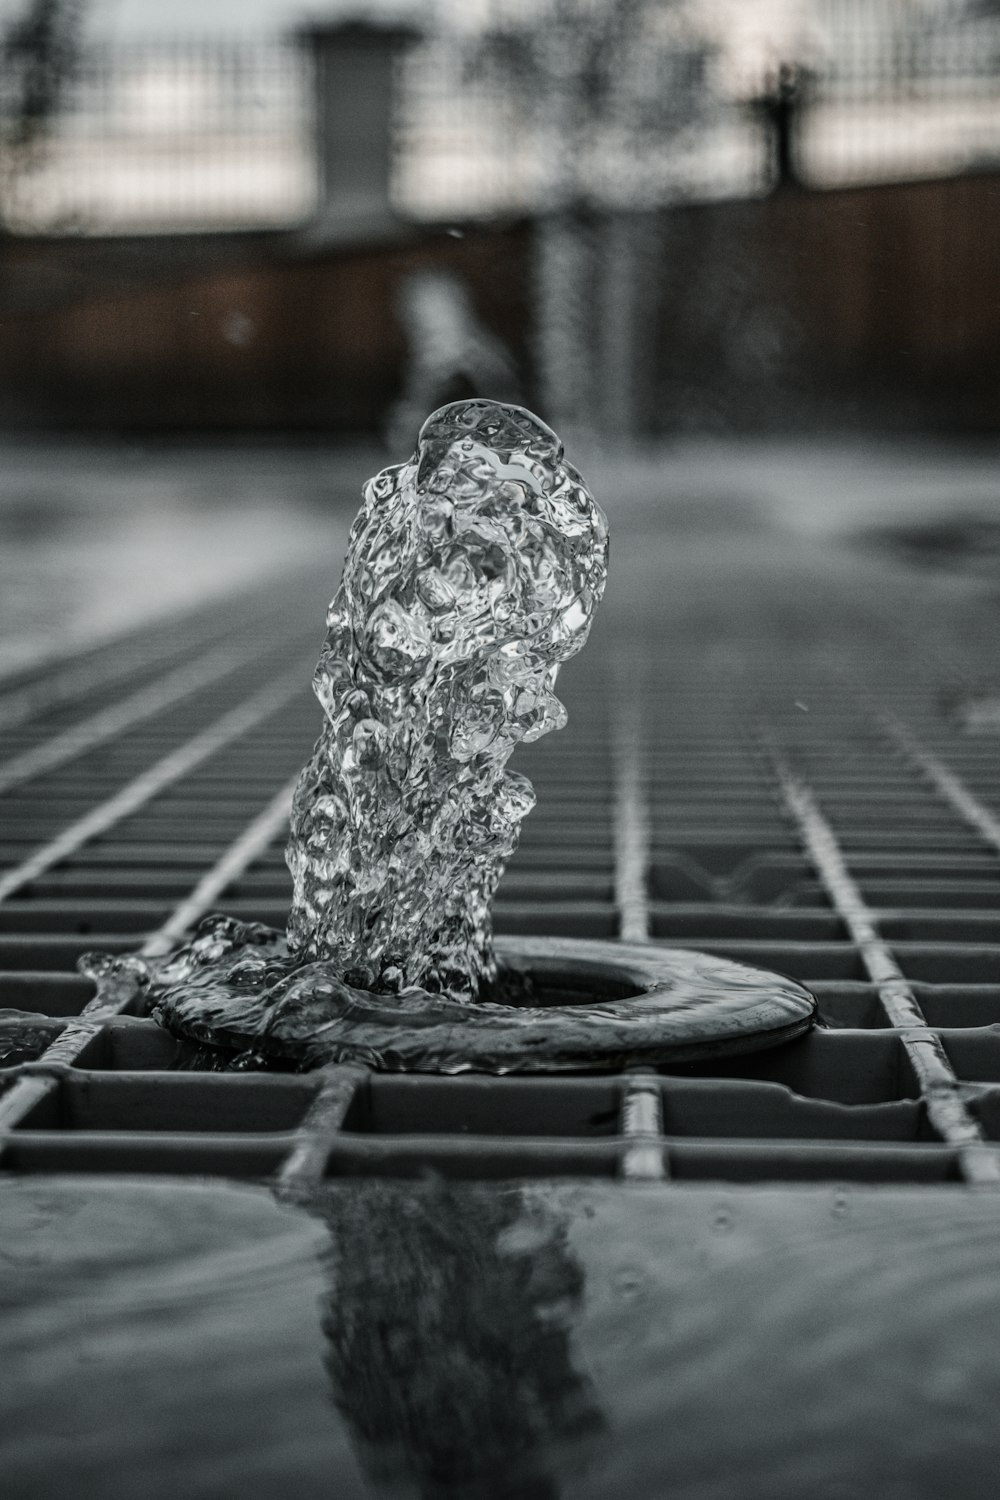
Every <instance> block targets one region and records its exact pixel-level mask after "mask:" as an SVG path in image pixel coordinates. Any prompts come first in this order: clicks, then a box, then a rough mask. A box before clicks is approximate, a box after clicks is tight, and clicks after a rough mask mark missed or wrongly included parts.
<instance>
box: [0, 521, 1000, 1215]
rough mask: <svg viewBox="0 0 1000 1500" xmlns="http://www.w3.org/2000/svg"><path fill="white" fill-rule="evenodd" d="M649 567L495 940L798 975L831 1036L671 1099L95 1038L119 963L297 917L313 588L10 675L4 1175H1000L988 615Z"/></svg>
mask: <svg viewBox="0 0 1000 1500" xmlns="http://www.w3.org/2000/svg"><path fill="white" fill-rule="evenodd" d="M642 544H643V539H642V537H641V536H640V537H637V538H636V541H635V543H634V546H633V553H632V555H631V557H628V556H627V557H626V559H625V563H624V566H623V567H622V569H621V571H620V574H619V583H618V588H619V591H620V597H621V598H622V599H623V602H622V603H620V604H618V605H614V604H612V606H611V607H610V612H609V615H608V617H607V619H606V620H605V621H602V622H601V625H600V626H599V628H598V630H597V631H595V638H594V640H593V642H592V644H591V646H590V647H588V651H587V652H586V653H584V655H583V657H581V658H580V660H579V661H578V662H577V663H575V664H573V666H571V667H570V668H569V669H567V672H566V674H565V677H564V679H563V682H564V686H565V697H566V699H567V702H568V705H569V708H570V715H571V730H570V731H569V732H567V734H566V735H564V736H553V737H551V738H550V739H549V740H547V741H544V742H542V743H540V744H539V745H537V746H532V747H530V748H526V749H525V750H524V751H523V753H522V754H521V756H520V762H521V768H522V769H524V770H525V771H526V772H527V773H528V774H529V775H530V776H531V777H532V779H533V780H534V782H535V785H536V789H537V791H538V807H537V809H536V811H535V812H534V813H533V814H532V816H531V817H530V818H529V819H528V821H527V822H526V823H525V825H524V833H523V838H522V844H521V848H520V850H519V852H518V854H517V856H516V858H515V859H514V861H513V862H512V864H511V867H510V870H509V872H508V875H507V877H506V878H505V881H504V883H503V886H502V888H501V893H500V899H499V901H498V903H497V907H496V926H497V929H498V932H499V933H500V934H503V935H509V934H529V935H530V934H549V935H553V934H554V935H563V936H569V937H586V938H609V939H613V938H616V937H621V938H624V939H627V940H629V941H641V940H644V939H649V940H652V941H657V942H668V943H670V944H673V945H678V946H684V947H697V948H700V949H704V950H706V951H708V952H712V953H716V954H720V955H723V956H728V957H733V958H737V959H740V960H743V961H745V962H748V963H752V964H759V965H761V966H764V967H767V968H772V969H776V970H779V971H781V972H784V973H787V974H790V975H792V976H793V977H794V978H796V979H798V980H800V981H802V982H803V983H805V984H806V985H808V986H809V987H811V988H812V989H813V990H814V992H815V993H816V994H817V996H818V998H819V1001H820V1005H821V1011H822V1015H823V1019H824V1022H825V1025H824V1027H823V1028H822V1029H820V1030H818V1031H816V1032H814V1033H813V1034H812V1035H810V1036H807V1037H805V1038H802V1039H801V1040H799V1041H796V1042H792V1043H790V1044H788V1045H786V1046H784V1047H780V1048H777V1049H775V1050H773V1051H770V1052H761V1053H757V1054H752V1055H750V1056H745V1057H738V1058H732V1059H729V1060H726V1061H724V1062H723V1061H719V1060H715V1061H713V1062H711V1063H704V1064H701V1065H698V1066H691V1065H688V1066H685V1067H682V1068H681V1067H679V1068H677V1069H675V1070H670V1071H667V1070H661V1071H659V1072H652V1071H649V1070H645V1071H636V1072H633V1073H629V1074H622V1075H607V1076H587V1077H584V1076H579V1077H569V1078H567V1077H560V1078H555V1077H553V1078H545V1077H541V1078H538V1077H534V1078H530V1079H528V1078H522V1079H519V1078H504V1079H494V1078H484V1077H464V1078H430V1077H422V1076H411V1077H399V1076H386V1075H375V1074H368V1073H366V1072H365V1071H364V1070H361V1069H356V1068H344V1067H333V1068H328V1069H324V1070H321V1071H318V1072H316V1073H312V1074H309V1075H300V1076H299V1075H291V1074H280V1075H260V1074H255V1073H233V1074H217V1073H213V1072H208V1071H205V1070H204V1067H203V1066H202V1067H201V1068H199V1054H198V1053H197V1051H196V1049H194V1048H192V1047H190V1046H187V1045H186V1044H182V1043H179V1042H177V1041H175V1040H174V1039H173V1038H172V1037H170V1036H169V1035H167V1034H166V1033H165V1032H163V1031H161V1030H159V1029H158V1028H157V1027H156V1026H155V1025H154V1024H153V1023H152V1022H150V1021H149V1020H147V1019H144V1018H142V1017H139V1016H132V1015H127V1014H122V1015H117V1016H108V1015H107V1013H106V1012H105V1013H103V1014H101V1015H93V1014H91V1013H89V1012H88V1009H87V1002H88V993H89V987H88V984H87V983H86V982H85V981H84V980H83V979H82V978H80V977H79V976H77V975H76V974H75V973H74V968H73V966H74V963H75V960H76V958H77V957H78V955H79V954H80V953H81V952H83V951H85V950H86V949H90V948H105V949H108V950H111V951H124V950H130V949H141V950H144V951H146V952H156V951H162V950H163V949H164V948H165V947H167V946H169V945H170V944H171V943H172V942H174V941H175V940H176V939H177V937H178V936H179V935H180V934H181V933H182V932H183V931H184V930H185V929H186V928H188V927H189V926H190V925H191V924H192V923H193V922H194V921H195V920H196V919H197V917H198V916H199V915H200V914H202V913H203V912H205V911H206V910H209V909H212V908H216V907H222V908H224V909H226V910H228V911H230V912H233V913H234V914H236V915H239V916H241V917H244V918H254V919H260V920H263V921H267V922H271V923H274V924H277V925H280V924H281V923H282V922H283V919H284V915H285V911H286V909H287V901H288V895H289V889H288V882H287V877H286V872H285V869H284V865H283V860H282V845H283V842H284V836H285V821H286V816H287V805H288V797H289V793H290V786H291V780H290V778H292V777H293V776H294V773H295V771H296V769H297V768H298V766H300V765H301V763H302V761H303V760H304V758H305V755H306V753H307V750H308V746H309V744H310V743H311V740H312V737H313V735H314V733H315V730H316V727H317V713H318V710H317V708H316V706H315V704H314V702H313V700H312V698H311V695H310V693H309V692H308V690H307V687H306V684H307V682H308V678H309V673H310V669H311V663H312V658H313V655H314V651H315V639H314V637H315V621H316V620H317V619H318V618H320V617H321V614H322V607H323V603H324V593H325V581H323V580H316V579H312V578H307V579H301V580H295V581H294V583H293V585H290V586H289V587H287V588H286V589H284V590H279V592H278V593H277V594H275V593H274V591H273V590H272V591H271V592H270V593H269V594H268V595H267V597H266V598H265V597H264V596H263V595H261V596H260V597H250V596H248V597H246V598H244V599H243V600H242V602H241V603H239V604H229V605H226V606H219V607H216V608H214V609H211V610H208V611H203V612H202V613H201V614H200V615H199V616H197V617H191V618H189V619H187V620H182V621H178V622H176V623H175V624H174V625H173V626H171V627H170V628H169V629H167V630H159V631H153V630H150V631H149V632H148V633H146V634H145V635H139V636H137V637H135V638H133V639H131V640H130V641H129V643H128V645H127V646H126V645H124V644H116V643H110V644H107V645H105V646H102V647H99V648H94V649H93V650H90V651H89V652H82V653H80V655H79V657H78V658H77V659H75V660H74V661H73V662H72V664H71V665H70V666H68V667H67V666H50V667H48V668H44V667H43V668H39V669H37V670H36V671H35V672H34V673H33V674H31V675H28V674H23V675H22V677H20V678H17V677H13V676H12V677H10V678H8V680H7V681H5V682H4V683H3V684H0V726H2V729H3V735H4V740H3V744H4V751H5V759H4V762H3V765H2V766H0V788H2V791H3V799H2V807H3V824H2V833H0V1006H3V1007H6V1009H4V1010H3V1011H2V1012H0V1051H2V1052H3V1054H4V1060H5V1063H6V1068H5V1078H6V1089H5V1091H4V1093H3V1095H2V1097H0V1149H2V1152H3V1161H2V1165H3V1167H4V1168H5V1169H6V1170H8V1171H10V1172H15V1173H38V1172H53V1171H101V1172H115V1173H120V1172H128V1173H135V1172H154V1173H157V1172H170V1173H212V1174H223V1175H226V1176H231V1177H242V1178H257V1179H260V1178H268V1179H277V1180H279V1181H284V1182H285V1183H286V1184H287V1183H300V1182H302V1181H303V1180H310V1179H318V1178H320V1177H322V1176H323V1175H330V1176H342V1175H358V1174H362V1175H363V1174H377V1175H402V1176H408V1175H418V1174H421V1173H424V1172H426V1171H427V1170H428V1169H431V1170H435V1171H438V1172H441V1173H443V1174H446V1175H449V1174H450V1175H456V1176H462V1177H475V1178H495V1177H511V1176H515V1177H532V1176H547V1177H548V1176H574V1175H599V1176H608V1177H619V1178H624V1179H631V1180H636V1179H638V1180H643V1179H646V1180H648V1179H661V1178H662V1179H676V1180H685V1179H686V1180H692V1179H701V1180H706V1179H708V1180H727V1181H733V1182H736V1181H739V1182H766V1181H775V1180H780V1181H816V1180H834V1181H837V1182H846V1181H859V1182H860V1181H865V1182H906V1183H942V1182H953V1183H960V1182H965V1183H969V1184H976V1185H978V1186H993V1185H996V1183H997V1181H998V1180H1000V1158H998V1146H997V1144H996V1143H998V1142H1000V1029H998V1023H1000V903H998V901H997V899H996V898H997V896H1000V818H998V815H997V814H996V813H995V812H994V811H993V808H994V807H995V806H997V805H998V802H997V799H998V798H1000V770H998V766H997V753H996V752H997V745H996V743H995V740H994V739H992V738H990V737H989V733H985V734H975V733H970V731H969V729H968V727H967V719H966V718H965V717H963V715H962V713H961V703H962V701H963V700H964V698H965V697H967V696H971V695H973V694H974V693H975V692H979V693H980V694H982V692H983V691H984V689H985V688H987V687H988V686H989V684H988V681H987V680H986V669H984V667H983V663H984V662H987V663H988V656H986V654H985V652H986V649H987V648H988V644H989V640H990V632H991V629H992V620H991V617H990V610H991V609H992V605H991V603H990V600H989V597H988V594H987V593H985V592H984V593H983V595H982V596H981V597H979V596H975V597H971V598H966V597H964V596H963V601H962V602H961V608H958V607H957V606H956V600H955V598H954V597H953V596H952V595H945V594H942V596H941V597H940V598H938V597H937V596H936V595H935V594H934V590H933V587H931V588H930V592H929V594H928V593H927V592H925V593H924V594H923V596H922V597H921V598H920V599H915V598H914V597H913V589H912V583H911V581H910V579H909V576H908V575H906V574H905V573H904V572H899V573H893V572H891V571H889V572H883V573H880V574H878V575H877V576H876V575H875V574H873V573H872V572H871V570H868V571H866V570H865V568H860V569H859V568H857V567H856V566H855V565H854V564H851V565H850V566H846V567H845V566H841V564H840V563H837V562H836V560H833V561H831V560H830V559H826V560H825V561H824V562H823V564H822V567H820V565H819V564H818V563H817V564H816V571H815V572H814V573H813V574H812V575H809V574H808V568H806V571H805V574H804V571H803V569H804V564H803V559H802V557H801V556H800V555H799V554H798V553H795V552H794V549H792V550H788V551H787V555H785V556H784V557H783V558H782V556H781V554H780V548H777V544H776V543H774V541H773V539H768V541H767V548H768V552H767V557H768V559H769V561H768V562H767V565H766V567H765V566H764V564H763V562H761V561H760V559H758V560H757V563H756V564H755V563H754V559H753V557H752V556H751V557H750V559H749V561H748V559H747V557H746V556H745V555H744V553H745V552H746V550H747V549H746V548H745V547H744V546H743V545H742V544H741V545H740V547H739V548H738V549H736V550H738V551H739V554H740V555H739V556H738V557H736V556H734V557H733V558H732V559H731V560H730V561H729V562H726V561H725V559H723V560H721V561H720V558H719V556H718V555H717V549H713V548H711V547H710V548H704V547H702V546H700V544H698V543H697V541H695V542H690V541H689V542H688V543H687V544H685V545H686V547H687V551H686V552H685V551H684V549H683V548H682V547H681V546H680V544H678V548H677V549H675V552H674V553H672V554H671V556H670V557H666V556H665V555H664V552H663V548H662V545H658V547H657V548H652V547H650V548H648V551H649V558H648V559H647V560H645V561H644V560H643V558H642V557H641V556H640V553H641V551H642ZM776 548H777V551H776ZM762 555H763V554H762ZM776 557H777V561H776V560H775V558H776ZM622 577H624V578H625V579H626V580H628V581H630V583H631V585H632V587H631V588H630V589H628V590H623V589H622V582H621V579H622ZM734 580H738V584H739V587H738V589H735V591H734V587H735V586H734ZM876 585H877V586H876ZM661 640H670V641H671V643H672V647H673V650H674V652H675V657H676V659H673V660H671V661H666V660H665V659H664V656H663V652H662V648H661V646H660V644H659V642H660V641H661Z"/></svg>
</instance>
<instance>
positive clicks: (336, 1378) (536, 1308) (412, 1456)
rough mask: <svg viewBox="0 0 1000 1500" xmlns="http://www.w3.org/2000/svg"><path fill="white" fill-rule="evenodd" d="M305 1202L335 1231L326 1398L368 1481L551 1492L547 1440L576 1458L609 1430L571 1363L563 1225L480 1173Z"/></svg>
mask: <svg viewBox="0 0 1000 1500" xmlns="http://www.w3.org/2000/svg"><path fill="white" fill-rule="evenodd" d="M309 1206H310V1207H311V1209H312V1210H313V1212H315V1213H317V1214H319V1215H320V1216H321V1217H322V1218H323V1219H324V1221H325V1222H326V1224H327V1225H328V1227H329V1229H330V1233H331V1239H332V1243H331V1250H330V1256H329V1263H328V1264H329V1274H330V1292H329V1297H328V1299H327V1301H326V1305H325V1308H324V1312H323V1330H324V1333H325V1335H326V1339H327V1344H328V1353H327V1356H326V1363H327V1368H328V1370H329V1374H330V1380H331V1383H332V1386H333V1399H334V1402H335V1404H336V1406H337V1408H338V1410H339V1411H340V1413H341V1414H342V1416H343V1417H344V1418H345V1420H346V1421H347V1423H348V1424H349V1426H350V1429H351V1432H352V1435H353V1437H354V1440H355V1443H356V1446H357V1450H358V1455H359V1458H360V1459H361V1462H362V1463H363V1465H364V1468H365V1470H366V1472H367V1474H368V1476H369V1477H370V1479H371V1480H372V1481H373V1482H375V1483H376V1484H378V1485H379V1486H381V1485H392V1484H393V1482H394V1481H395V1482H396V1483H401V1482H408V1483H409V1484H413V1485H415V1486H416V1490H417V1493H419V1494H420V1495H422V1496H426V1497H445V1496H457V1495H463V1496H465V1495H468V1496H479V1497H489V1500H498V1497H501V1496H515V1495H516V1496H518V1497H522V1496H523V1497H528V1500H547V1497H554V1496H556V1495H558V1494H559V1487H558V1485H557V1483H556V1480H555V1478H554V1471H555V1459H554V1457H553V1456H551V1455H552V1450H553V1449H554V1448H556V1447H557V1446H558V1447H560V1448H561V1447H562V1446H563V1445H564V1444H566V1443H568V1442H570V1441H572V1442H573V1443H575V1445H576V1449H577V1455H578V1453H579V1445H580V1444H581V1442H582V1440H583V1439H584V1438H585V1437H587V1436H589V1435H592V1434H594V1433H596V1432H599V1431H600V1430H601V1428H602V1427H603V1418H602V1416H601V1413H600V1411H599V1409H598V1407H597V1405H596V1402H595V1397H594V1392H593V1390H592V1388H591V1384H590V1381H589V1380H588V1379H587V1377H586V1376H583V1375H581V1374H580V1373H579V1372H578V1371H577V1370H575V1369H574V1368H573V1364H572V1358H571V1350H570V1333H571V1321H572V1319H573V1317H574V1315H575V1313H576V1312H577V1311H578V1309H579V1308H580V1306H581V1304H582V1300H583V1287H584V1277H583V1272H582V1271H581V1269H580V1267H579V1265H578V1264H577V1262H576V1261H575V1260H574V1259H573V1257H572V1256H571V1254H570V1252H569V1249H568V1246H567V1241H566V1223H565V1221H564V1220H563V1219H562V1218H561V1217H556V1216H555V1214H553V1212H552V1211H551V1209H548V1208H543V1207H542V1206H541V1205H540V1204H538V1203H536V1202H534V1201H532V1200H530V1199H529V1198H528V1197H527V1195H526V1194H525V1193H524V1192H523V1191H522V1190H521V1189H519V1188H513V1187H511V1188H507V1187H503V1188H501V1187H499V1186H497V1185H496V1184H489V1183H485V1184H455V1183H450V1184H449V1183H443V1182H437V1181H435V1182H429V1183H419V1184H416V1183H405V1182H393V1181H377V1180H376V1181H368V1182H364V1183H362V1182H358V1183H342V1184H339V1185H337V1186H331V1185H328V1186H326V1187H324V1188H322V1189H320V1190H319V1192H318V1193H317V1195H316V1197H315V1199H313V1200H312V1201H311V1203H310V1205H309ZM559 1468H560V1469H561V1470H562V1471H563V1472H565V1468H566V1457H565V1453H564V1454H563V1456H562V1458H561V1461H560V1462H559Z"/></svg>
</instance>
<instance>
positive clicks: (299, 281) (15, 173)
mask: <svg viewBox="0 0 1000 1500" xmlns="http://www.w3.org/2000/svg"><path fill="white" fill-rule="evenodd" d="M2 16H3V21H4V30H3V36H2V39H0V221H2V225H3V237H2V242H0V318H2V332H0V421H2V422H3V423H4V424H5V425H6V426H7V427H8V428H18V429H32V430H49V429H73V430H81V429H82V430H96V431H110V432H138V433H144V432H167V431H178V430H179V431H190V432H209V431H211V432H239V433H246V432H261V431H269V432H281V433H299V434H342V435H356V434H359V433H367V434H374V433H383V432H385V431H386V430H387V427H388V428H391V427H392V424H393V423H394V422H396V423H399V422H400V421H402V422H403V423H404V424H405V423H406V422H409V421H410V418H409V416H408V415H407V413H408V412H409V411H411V410H416V409H418V408H419V407H421V406H422V405H423V406H428V407H429V406H430V405H431V404H433V402H434V401H435V400H437V399H439V398H441V397H448V396H455V395H461V394H463V393H466V392H468V391H470V390H479V389H482V388H483V387H484V386H488V387H489V388H490V389H491V390H492V391H493V393H494V394H497V393H500V392H499V391H498V389H497V385H498V382H499V384H501V385H502V386H503V392H502V393H503V394H506V395H511V394H514V395H519V396H521V397H522V398H523V399H524V400H526V401H528V402H530V403H532V404H534V405H536V406H538V407H540V408H541V409H542V410H543V411H544V412H545V413H546V414H547V415H549V416H550V418H551V419H552V420H554V421H555V422H556V423H557V424H562V425H565V426H567V427H568V428H570V429H572V428H573V427H574V426H575V427H579V428H586V429H587V430H591V431H593V430H599V431H602V432H603V433H604V434H606V435H607V436H608V437H609V438H621V439H625V440H630V439H634V438H636V437H642V436H644V435H656V434H662V433H669V432H672V431H677V430H683V431H701V430H706V431H711V432H718V431H731V430H735V431H742V430H789V429H794V430H815V429H817V428H820V429H830V428H833V429H837V430H840V429H843V428H845V427H846V428H849V429H850V428H859V427H860V428H862V429H864V428H868V427H876V428H880V429H884V428H891V429H897V430H904V431H905V430H908V429H912V428H914V427H920V428H928V427H929V428H932V429H938V430H943V431H965V432H993V431H995V430H996V429H997V427H998V425H1000V386H998V375H1000V297H998V295H997V292H996V286H995V269H994V268H995V265H996V263H997V252H998V249H1000V192H998V183H1000V178H998V168H1000V6H998V5H996V4H993V3H990V0H769V3H763V0H762V3H760V4H754V5H749V4H745V3H741V0H476V3H461V0H438V3H436V4H430V3H428V4H424V5H421V4H410V5H402V4H390V3H388V0H387V3H385V4H382V5H379V4H376V3H375V0H371V3H369V4H368V5H367V6H363V7H359V6H357V5H353V6H350V7H347V6H344V5H339V6H334V5H327V6H322V7H319V8H317V9H314V11H313V12H312V13H311V14H310V15H306V14H305V13H304V12H303V11H302V9H301V8H300V6H299V4H298V3H297V0H296V3H289V0H258V3H257V4H256V5H247V6H241V7H236V6H233V5H227V4H224V3H222V0H216V4H214V5H207V6H205V5H201V6H196V5H193V4H190V5H187V6H186V7H185V5H183V4H178V5H175V6H172V7H171V8H170V12H169V18H168V17H167V15H166V13H165V12H164V11H163V10H162V9H159V8H154V7H153V6H152V5H151V4H149V3H144V0H120V3H119V4H118V6H117V7H116V6H114V5H112V4H108V3H106V4H104V5H103V6H101V5H98V4H94V5H93V6H88V5H87V3H86V0H8V3H7V4H5V6H4V7H3V8H2ZM168 24H169V25H170V26H171V27H182V28H184V29H183V31H182V33H181V34H173V33H168V32H167V31H166V30H165V27H166V26H167V25H168ZM421 288H422V290H421ZM428 288H433V289H434V291H433V293H432V294H428ZM428 349H430V350H431V353H430V354H428Z"/></svg>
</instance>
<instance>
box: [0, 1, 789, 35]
mask: <svg viewBox="0 0 1000 1500" xmlns="http://www.w3.org/2000/svg"><path fill="white" fill-rule="evenodd" d="M25 3H26V0H0V21H2V20H4V19H7V18H9V17H11V16H13V15H16V14H18V13H19V12H21V11H22V10H23V9H24V6H25ZM437 3H438V4H440V5H441V6H442V8H448V7H449V5H450V6H451V7H453V8H454V9H456V10H457V11H463V10H464V11H468V10H469V9H471V8H473V7H474V6H476V5H477V4H482V3H484V0H437ZM698 3H699V6H700V8H701V9H702V10H703V11H705V12H706V14H708V15H709V16H711V17H712V18H713V19H717V20H718V22H719V24H720V26H721V28H722V29H723V30H724V31H726V32H727V33H728V34H730V35H732V34H734V32H735V33H737V34H738V33H741V32H747V33H749V32H751V31H752V32H755V33H757V32H760V31H761V30H762V29H765V28H766V29H768V30H771V29H772V28H773V29H776V30H778V31H782V30H783V29H784V27H785V26H786V25H788V24H792V25H794V24H795V18H796V16H797V15H798V13H799V12H800V11H802V10H803V9H804V8H807V7H808V3H809V0H698ZM433 5H434V0H430V8H433ZM85 6H86V10H87V11H88V13H89V16H90V27H91V29H92V30H93V31H96V32H99V33H101V34H103V35H105V36H107V35H110V36H113V37H123V38H124V37H128V36H165V35H166V36H173V37H183V36H197V35H206V34H214V35H220V34H221V35H233V34H239V33H242V34H244V35H245V34H247V33H248V32H256V33H272V34H273V33H275V32H282V31H287V30H289V29H291V28H292V27H294V26H295V25H296V24H297V23H298V22H300V21H302V20H304V19H306V18H313V17H325V16H328V15H333V14H335V13H336V12H337V11H338V10H341V11H349V12H350V11H353V12H354V13H357V11H358V10H359V9H370V10H383V11H387V12H388V11H391V12H393V13H398V12H406V11H408V12H411V13H412V12H420V11H422V10H425V9H427V8H428V0H367V5H365V4H364V3H363V0H362V4H360V5H359V3H358V0H170V3H169V5H164V4H163V0H85Z"/></svg>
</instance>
